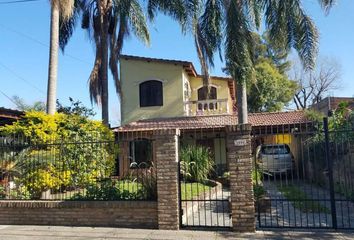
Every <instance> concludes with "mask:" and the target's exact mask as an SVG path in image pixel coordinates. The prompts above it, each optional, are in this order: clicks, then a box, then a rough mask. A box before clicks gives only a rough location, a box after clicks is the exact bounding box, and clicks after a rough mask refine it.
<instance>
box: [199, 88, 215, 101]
mask: <svg viewBox="0 0 354 240" xmlns="http://www.w3.org/2000/svg"><path fill="white" fill-rule="evenodd" d="M207 94H208V87H201V88H199V89H198V101H202V100H207ZM209 99H217V94H216V87H210V92H209Z"/></svg>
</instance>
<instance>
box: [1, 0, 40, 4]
mask: <svg viewBox="0 0 354 240" xmlns="http://www.w3.org/2000/svg"><path fill="white" fill-rule="evenodd" d="M38 1H43V0H15V1H3V2H0V5H3V4H15V3H27V2H38Z"/></svg>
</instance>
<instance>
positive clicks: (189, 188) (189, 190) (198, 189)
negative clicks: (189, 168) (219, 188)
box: [181, 182, 213, 200]
mask: <svg viewBox="0 0 354 240" xmlns="http://www.w3.org/2000/svg"><path fill="white" fill-rule="evenodd" d="M212 187H213V186H211V184H207V183H196V182H193V183H187V182H181V199H182V200H191V199H193V198H195V197H198V196H204V195H205V193H208V192H209V191H210V190H211V188H212Z"/></svg>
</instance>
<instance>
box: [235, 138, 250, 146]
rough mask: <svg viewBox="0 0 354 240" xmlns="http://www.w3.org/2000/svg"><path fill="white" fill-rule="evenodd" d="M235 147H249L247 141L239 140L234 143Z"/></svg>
mask: <svg viewBox="0 0 354 240" xmlns="http://www.w3.org/2000/svg"><path fill="white" fill-rule="evenodd" d="M234 145H235V146H237V147H242V146H246V145H247V140H246V139H238V140H235V141H234Z"/></svg>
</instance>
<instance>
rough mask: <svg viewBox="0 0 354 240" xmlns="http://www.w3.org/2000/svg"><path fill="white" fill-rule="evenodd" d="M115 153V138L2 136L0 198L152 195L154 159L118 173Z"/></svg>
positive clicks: (142, 197) (144, 197)
mask: <svg viewBox="0 0 354 240" xmlns="http://www.w3.org/2000/svg"><path fill="white" fill-rule="evenodd" d="M118 153H119V143H118V142H117V141H107V140H101V139H93V138H92V139H90V140H87V141H76V140H75V139H73V138H72V139H70V140H53V141H47V142H46V143H43V144H42V143H38V142H36V143H33V142H31V140H30V139H28V138H24V137H21V136H6V137H5V136H3V137H0V200H90V201H91V200H155V199H156V171H155V168H154V166H153V164H152V163H150V164H149V166H146V165H144V166H142V164H134V163H133V164H131V166H130V167H129V168H127V169H125V172H124V174H123V175H124V176H118V169H119V165H118V162H119V161H118Z"/></svg>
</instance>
